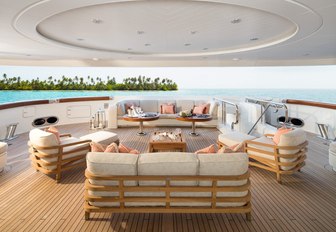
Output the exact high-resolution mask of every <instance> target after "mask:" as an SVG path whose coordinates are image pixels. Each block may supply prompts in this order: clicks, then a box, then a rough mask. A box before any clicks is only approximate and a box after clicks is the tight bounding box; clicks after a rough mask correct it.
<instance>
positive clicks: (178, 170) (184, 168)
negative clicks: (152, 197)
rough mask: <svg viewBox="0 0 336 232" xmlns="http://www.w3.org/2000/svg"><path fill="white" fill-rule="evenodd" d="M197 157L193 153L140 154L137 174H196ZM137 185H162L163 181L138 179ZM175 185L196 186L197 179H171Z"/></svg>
mask: <svg viewBox="0 0 336 232" xmlns="http://www.w3.org/2000/svg"><path fill="white" fill-rule="evenodd" d="M197 171H198V159H197V157H196V155H195V154H193V153H183V152H160V153H144V154H140V157H139V161H138V173H139V175H154V176H155V175H156V176H160V175H162V176H166V175H171V176H174V175H187V176H188V175H191V176H194V175H197ZM139 185H143V186H145V185H147V186H163V185H165V181H140V183H139ZM171 185H175V186H178V185H180V186H196V185H197V181H172V182H171Z"/></svg>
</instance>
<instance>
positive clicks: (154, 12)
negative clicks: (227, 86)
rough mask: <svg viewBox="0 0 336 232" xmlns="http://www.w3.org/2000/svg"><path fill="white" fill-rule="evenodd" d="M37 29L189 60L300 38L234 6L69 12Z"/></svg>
mask: <svg viewBox="0 0 336 232" xmlns="http://www.w3.org/2000/svg"><path fill="white" fill-rule="evenodd" d="M275 28H276V30H274V29H275ZM36 30H37V31H38V33H39V34H40V35H42V36H43V37H45V38H47V39H49V40H52V41H55V42H58V43H61V44H64V45H68V46H69V45H70V46H73V47H77V48H85V49H91V50H97V51H104V52H115V53H121V54H123V53H125V54H133V55H148V56H158V57H159V56H172V57H178V56H181V57H184V56H201V55H217V54H226V53H234V52H241V51H248V50H254V49H258V48H262V47H267V46H271V45H274V44H278V43H280V42H283V41H285V40H287V39H289V38H291V37H292V36H294V35H295V33H296V32H297V30H298V27H297V25H296V24H295V23H293V22H291V21H290V20H288V19H286V18H284V17H281V16H279V15H276V14H273V13H269V12H266V11H262V10H257V9H253V8H249V7H243V6H237V5H232V4H225V3H214V2H205V1H126V2H114V3H106V4H100V5H92V6H85V7H80V8H75V9H71V10H68V11H64V12H61V13H58V14H55V15H52V16H50V17H47V18H45V19H44V20H42V21H41V22H40V23H39V24H38V25H37V27H36Z"/></svg>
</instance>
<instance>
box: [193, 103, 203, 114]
mask: <svg viewBox="0 0 336 232" xmlns="http://www.w3.org/2000/svg"><path fill="white" fill-rule="evenodd" d="M204 109H205V106H204V105H201V106H195V107H194V109H193V114H203V112H204Z"/></svg>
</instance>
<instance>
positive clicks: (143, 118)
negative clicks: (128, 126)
mask: <svg viewBox="0 0 336 232" xmlns="http://www.w3.org/2000/svg"><path fill="white" fill-rule="evenodd" d="M159 118H160V115H159V114H156V115H155V116H139V117H130V116H128V115H124V116H123V119H124V120H125V121H129V122H139V132H138V133H137V135H139V136H143V135H146V134H147V133H146V132H144V131H143V122H146V121H154V120H158V119H159Z"/></svg>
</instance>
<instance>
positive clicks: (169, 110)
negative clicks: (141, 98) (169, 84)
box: [161, 104, 175, 114]
mask: <svg viewBox="0 0 336 232" xmlns="http://www.w3.org/2000/svg"><path fill="white" fill-rule="evenodd" d="M161 114H175V105H174V104H163V105H161Z"/></svg>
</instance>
